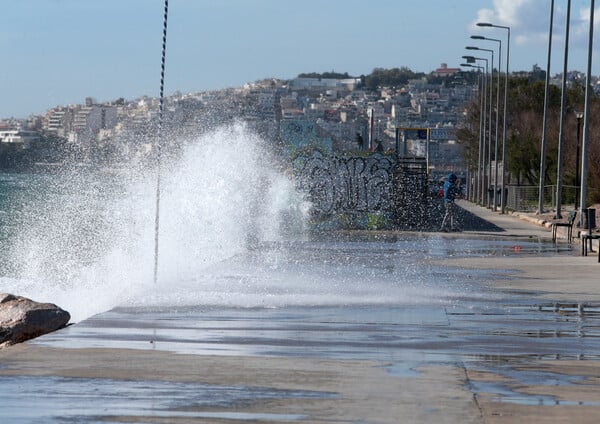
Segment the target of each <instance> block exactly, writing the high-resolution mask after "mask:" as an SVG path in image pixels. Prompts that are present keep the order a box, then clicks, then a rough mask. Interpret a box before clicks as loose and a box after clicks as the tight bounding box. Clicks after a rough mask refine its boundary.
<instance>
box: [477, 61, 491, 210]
mask: <svg viewBox="0 0 600 424" xmlns="http://www.w3.org/2000/svg"><path fill="white" fill-rule="evenodd" d="M483 60H485V76H484V80H483V110H482V114H483V132H482V135H481V175H480V177H479V193H480V197H481V205H482V206H483V205H485V128H486V125H487V85H488V82H487V79H488V73H489V71H488V60H487V59H483Z"/></svg>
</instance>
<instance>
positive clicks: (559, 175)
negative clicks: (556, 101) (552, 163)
mask: <svg viewBox="0 0 600 424" xmlns="http://www.w3.org/2000/svg"><path fill="white" fill-rule="evenodd" d="M570 21H571V0H568V1H567V22H566V29H565V57H564V61H563V75H562V88H561V100H560V122H559V130H558V159H557V161H556V215H555V216H554V218H555V219H560V218H562V215H561V213H560V209H561V203H562V166H563V154H562V148H563V140H564V138H565V135H564V126H565V125H564V124H565V110H566V103H567V63H568V59H569V23H570Z"/></svg>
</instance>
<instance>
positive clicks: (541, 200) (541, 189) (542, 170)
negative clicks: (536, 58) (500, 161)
mask: <svg viewBox="0 0 600 424" xmlns="http://www.w3.org/2000/svg"><path fill="white" fill-rule="evenodd" d="M553 22H554V0H552V1H551V3H550V29H549V30H548V57H547V63H546V83H545V87H544V118H543V124H542V144H541V146H540V178H539V189H538V190H539V192H538V214H540V215H541V214H543V213H544V184H545V182H546V144H547V140H546V138H547V137H546V128H547V126H548V125H547V124H548V92H549V87H550V62H551V56H552V24H553Z"/></svg>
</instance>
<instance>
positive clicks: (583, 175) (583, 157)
mask: <svg viewBox="0 0 600 424" xmlns="http://www.w3.org/2000/svg"><path fill="white" fill-rule="evenodd" d="M589 22H590V29H589V32H588V58H587V73H586V76H585V105H584V112H583V142H582V145H581V201H580V202H579V204H580V205H581V213H580V214H579V223H580V226H583V211H584V210H585V209H586V206H587V203H586V199H587V146H588V143H589V137H588V136H589V117H590V114H589V107H590V91H591V86H592V51H593V45H594V0H590V21H589ZM588 213H589V211H588ZM587 218H588V219H587V224H588V227H591V225H590V219H589V218H590V217H589V216H588V217H587ZM590 229H591V228H590ZM590 242H591V241H590ZM590 250H591V249H590Z"/></svg>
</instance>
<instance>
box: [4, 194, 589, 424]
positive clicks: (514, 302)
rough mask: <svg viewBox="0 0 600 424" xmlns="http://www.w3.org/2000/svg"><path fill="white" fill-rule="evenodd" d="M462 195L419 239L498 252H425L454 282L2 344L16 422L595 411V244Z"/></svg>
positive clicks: (7, 407)
mask: <svg viewBox="0 0 600 424" xmlns="http://www.w3.org/2000/svg"><path fill="white" fill-rule="evenodd" d="M461 207H463V208H464V210H465V211H466V212H468V214H471V215H472V216H473V217H475V218H473V217H471V218H469V219H470V220H471V221H469V220H466V221H465V222H464V231H463V232H461V233H447V234H440V235H436V236H433V238H432V237H431V236H428V237H427V238H425V239H423V240H426V241H427V243H428V244H427V246H428V247H427V248H428V249H438V248H439V245H443V244H444V243H445V241H450V242H451V243H450V244H449V245H450V246H452V249H455V247H454V246H455V245H456V244H455V243H453V241H455V240H459V241H462V240H464V241H465V245H469V244H468V242H467V241H468V240H481V241H482V243H483V244H486V243H487V240H493V241H490V242H489V244H493V245H494V246H495V248H496V249H497V252H498V254H497V255H493V256H492V257H490V256H489V255H478V254H468V255H465V254H462V255H459V254H456V255H447V254H444V255H439V256H435V255H433V257H432V259H431V260H430V261H429V262H427V263H423V264H422V266H426V267H429V268H431V269H433V275H435V273H436V272H437V271H436V268H434V267H435V266H441V267H443V269H448V270H451V269H457V270H458V271H457V272H456V273H455V274H453V273H452V272H444V275H449V277H448V278H449V282H448V284H449V287H450V286H452V287H454V285H456V284H458V285H459V286H460V287H461V288H462V290H461V291H460V292H459V293H458V294H457V293H456V292H454V291H451V290H447V292H448V293H447V294H445V295H444V296H440V297H439V298H438V297H434V299H435V301H434V302H423V303H410V302H403V303H402V304H396V303H389V304H386V303H380V304H377V305H362V306H361V305H360V304H355V305H351V306H350V307H347V308H346V307H344V306H340V305H330V306H327V305H321V306H318V307H306V306H295V307H286V308H269V309H261V308H247V309H239V308H213V309H211V308H201V309H185V310H184V309H178V310H176V309H171V310H167V311H162V312H161V313H157V311H155V310H148V311H145V312H144V311H140V310H135V309H126V308H123V309H116V310H114V311H111V312H108V313H105V314H101V315H99V316H97V317H93V318H91V319H89V320H86V321H84V322H82V323H79V324H77V325H74V326H71V327H69V328H67V329H65V330H63V331H59V332H56V333H53V334H51V335H48V336H45V337H42V338H39V339H37V340H35V341H32V342H28V343H25V344H22V345H19V346H15V347H12V348H9V349H5V350H3V351H0V395H1V396H0V409H1V410H2V411H3V413H6V414H7V415H6V416H8V417H12V418H14V419H15V421H14V422H36V421H42V422H67V421H75V422H149V423H163V422H175V423H178V422H186V423H187V422H190V423H213V422H218V423H233V422H236V423H240V422H252V423H273V422H282V423H286V422H301V423H332V422H335V423H399V422H407V423H430V422H436V423H438V422H440V423H520V422H526V421H530V422H536V423H537V422H541V423H553V422H561V423H564V422H573V423H586V422H590V423H592V422H599V421H600V366H599V365H600V362H598V360H599V359H600V356H599V355H600V295H599V294H598V292H599V290H598V284H600V281H599V278H598V271H600V264H598V262H597V258H596V257H595V256H588V257H582V256H580V255H579V254H578V252H579V250H578V247H577V246H576V247H575V249H574V250H573V251H571V250H570V249H569V248H568V247H567V246H566V243H565V242H564V240H562V239H561V240H559V243H558V244H557V245H553V244H551V243H550V237H551V234H550V230H549V228H547V227H546V226H544V225H541V223H536V222H535V217H531V216H524V217H518V216H514V215H510V216H509V215H500V214H498V213H494V212H491V211H489V210H487V209H485V208H480V207H478V206H476V205H472V204H469V203H467V202H461ZM465 216H469V215H467V214H466V215H465ZM475 219H476V220H477V222H478V223H479V224H480V223H481V221H480V220H483V221H484V222H485V223H487V224H486V225H484V226H482V225H479V224H478V225H471V226H469V222H471V223H473V222H475ZM387 236H389V235H387ZM469 246H471V247H472V248H473V246H474V248H475V250H477V249H478V248H479V244H478V243H472V244H470V245H469ZM444 252H447V251H446V250H444ZM297 253H298V254H299V255H300V254H301V252H297ZM385 255H388V253H387V252H384V253H383V254H382V256H385ZM333 259H335V258H333ZM390 272H391V271H390ZM457 279H464V281H462V280H460V281H457ZM469 280H473V282H472V283H471V282H470V281H469ZM343 283H347V282H346V281H344V282H343ZM431 289H432V290H434V291H435V290H442V289H444V290H446V289H445V287H444V286H433V287H432V288H431ZM32 399H36V401H35V402H33V403H32ZM32 405H33V407H32Z"/></svg>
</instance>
